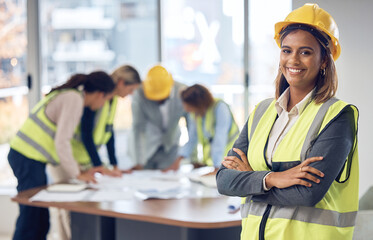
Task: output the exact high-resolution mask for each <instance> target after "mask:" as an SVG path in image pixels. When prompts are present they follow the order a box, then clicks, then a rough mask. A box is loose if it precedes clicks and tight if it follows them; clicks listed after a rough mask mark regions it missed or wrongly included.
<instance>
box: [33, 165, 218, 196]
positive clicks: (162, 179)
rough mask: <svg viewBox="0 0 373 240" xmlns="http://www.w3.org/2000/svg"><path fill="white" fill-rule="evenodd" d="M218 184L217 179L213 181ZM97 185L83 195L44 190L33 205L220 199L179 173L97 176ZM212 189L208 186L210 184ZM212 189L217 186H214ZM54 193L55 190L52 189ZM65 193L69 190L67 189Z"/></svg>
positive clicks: (137, 172) (152, 171)
mask: <svg viewBox="0 0 373 240" xmlns="http://www.w3.org/2000/svg"><path fill="white" fill-rule="evenodd" d="M206 181H211V182H215V177H214V176H211V177H210V176H209V180H206ZM97 182H98V183H97V184H90V185H89V187H91V188H94V189H93V190H92V189H87V190H83V191H80V192H68V191H67V192H66V191H59V192H51V191H46V190H42V191H40V192H39V193H38V194H36V195H35V196H33V197H32V198H31V199H30V200H31V201H48V202H75V201H94V202H103V201H118V200H131V199H134V198H139V199H142V200H146V199H154V198H159V199H174V198H203V197H217V196H219V194H218V192H217V189H216V188H211V187H205V186H203V185H201V184H196V183H192V182H190V181H189V180H188V177H187V175H185V174H180V173H178V172H167V173H163V172H161V171H159V170H144V171H135V172H133V173H132V174H124V175H123V176H122V177H120V178H116V177H109V176H102V175H101V176H97ZM206 185H208V184H206ZM210 185H213V184H211V183H210ZM52 189H53V188H52ZM63 189H65V188H63Z"/></svg>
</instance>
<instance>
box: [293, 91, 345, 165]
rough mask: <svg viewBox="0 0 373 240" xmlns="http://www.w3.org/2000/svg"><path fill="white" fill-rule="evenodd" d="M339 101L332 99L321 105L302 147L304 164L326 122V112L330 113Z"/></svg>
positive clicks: (301, 158) (301, 156)
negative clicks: (331, 108)
mask: <svg viewBox="0 0 373 240" xmlns="http://www.w3.org/2000/svg"><path fill="white" fill-rule="evenodd" d="M338 101H339V99H337V98H335V97H333V98H330V99H329V100H328V101H326V102H325V103H323V104H322V105H321V107H320V109H319V111H318V112H317V114H316V116H315V119H314V120H313V122H312V124H311V127H310V129H309V130H308V133H307V135H306V138H305V140H304V143H303V147H302V150H301V153H300V160H301V161H302V162H303V161H304V160H306V155H307V151H308V149H310V146H311V144H312V141H313V140H314V139H315V138H316V136H317V135H318V134H319V132H320V128H321V124H322V122H323V120H324V116H325V114H326V112H327V111H328V109H329V107H330V106H331V105H333V104H334V103H336V102H338Z"/></svg>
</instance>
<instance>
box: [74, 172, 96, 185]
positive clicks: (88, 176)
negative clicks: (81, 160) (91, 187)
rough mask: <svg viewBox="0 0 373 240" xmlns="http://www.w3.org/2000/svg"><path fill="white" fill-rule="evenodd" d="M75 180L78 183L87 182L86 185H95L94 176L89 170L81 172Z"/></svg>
mask: <svg viewBox="0 0 373 240" xmlns="http://www.w3.org/2000/svg"><path fill="white" fill-rule="evenodd" d="M76 178H77V179H78V180H80V181H83V182H87V183H97V181H96V179H95V176H94V172H92V171H90V170H88V171H84V172H81V173H80V175H78V176H77V177H76Z"/></svg>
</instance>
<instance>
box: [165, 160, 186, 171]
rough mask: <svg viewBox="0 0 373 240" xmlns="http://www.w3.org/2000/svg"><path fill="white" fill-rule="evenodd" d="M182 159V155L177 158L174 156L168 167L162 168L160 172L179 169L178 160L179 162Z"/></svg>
mask: <svg viewBox="0 0 373 240" xmlns="http://www.w3.org/2000/svg"><path fill="white" fill-rule="evenodd" d="M182 159H183V157H182V156H179V157H178V158H176V160H175V161H174V162H173V163H172V164H171V165H170V166H169V167H168V168H165V169H162V172H167V171H171V170H173V171H177V170H179V167H180V162H181V160H182Z"/></svg>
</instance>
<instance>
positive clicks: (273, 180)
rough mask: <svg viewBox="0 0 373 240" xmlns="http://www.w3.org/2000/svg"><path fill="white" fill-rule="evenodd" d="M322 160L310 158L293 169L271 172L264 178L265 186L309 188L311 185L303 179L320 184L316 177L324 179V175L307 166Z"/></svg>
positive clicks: (320, 158)
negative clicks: (301, 186)
mask: <svg viewBox="0 0 373 240" xmlns="http://www.w3.org/2000/svg"><path fill="white" fill-rule="evenodd" d="M322 159H323V157H311V158H308V159H306V160H305V161H303V162H302V163H301V164H299V165H297V166H295V167H293V168H290V169H288V170H286V171H283V172H271V173H270V174H268V175H267V177H266V178H265V184H266V186H267V188H272V187H277V188H287V187H291V186H294V185H303V186H306V187H311V186H312V184H311V183H310V182H308V181H306V180H305V179H307V180H309V181H312V182H314V183H320V179H319V178H318V177H320V178H322V177H324V173H322V172H321V171H319V170H317V169H316V168H313V167H310V166H308V165H309V164H310V163H313V162H317V161H321V160H322ZM311 173H312V174H313V175H312V174H311ZM314 175H316V176H318V177H316V176H314Z"/></svg>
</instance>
